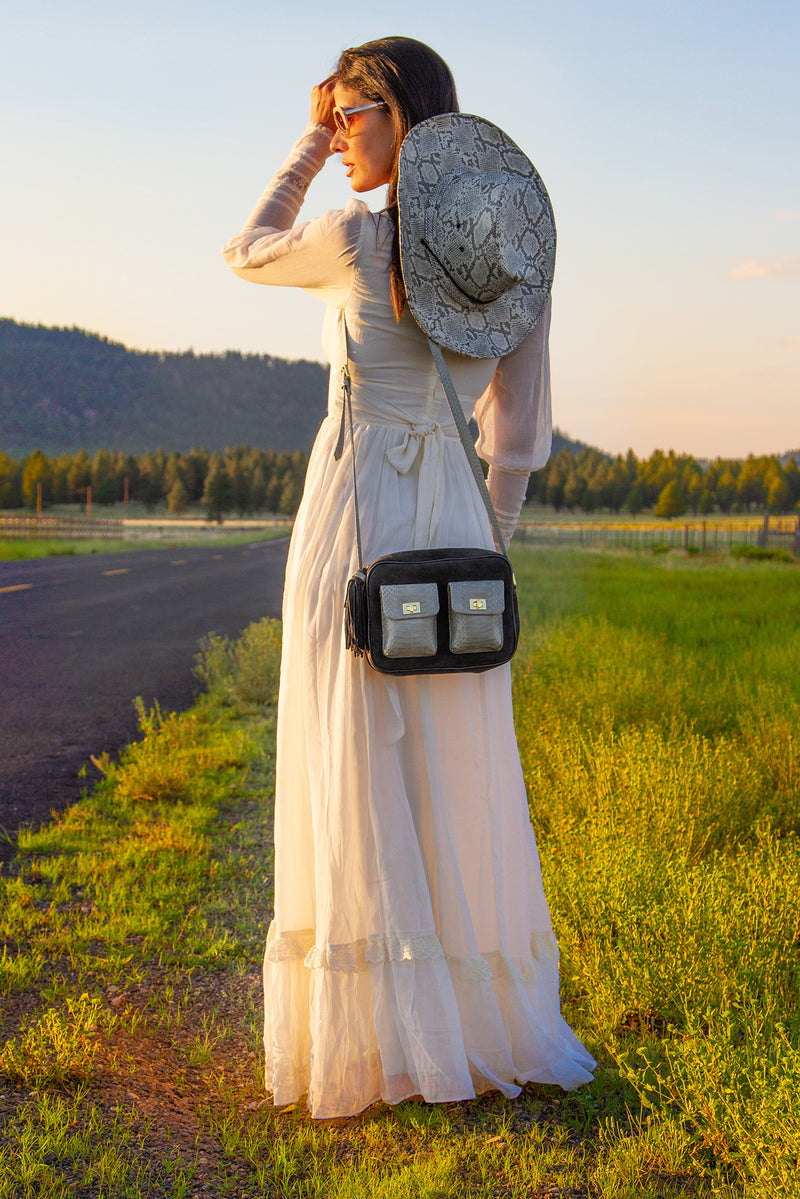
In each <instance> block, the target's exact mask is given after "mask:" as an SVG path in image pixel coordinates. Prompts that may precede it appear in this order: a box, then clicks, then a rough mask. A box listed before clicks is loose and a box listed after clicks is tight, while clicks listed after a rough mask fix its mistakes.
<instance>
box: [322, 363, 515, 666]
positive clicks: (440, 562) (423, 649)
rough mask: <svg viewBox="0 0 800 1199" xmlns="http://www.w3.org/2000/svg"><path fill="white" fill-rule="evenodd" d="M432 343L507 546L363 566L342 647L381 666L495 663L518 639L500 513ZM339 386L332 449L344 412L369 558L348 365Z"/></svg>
mask: <svg viewBox="0 0 800 1199" xmlns="http://www.w3.org/2000/svg"><path fill="white" fill-rule="evenodd" d="M429 344H430V347H431V352H432V354H433V357H434V361H435V362H436V366H437V368H438V371H439V375H440V377H441V379H442V383H443V385H444V390H445V394H446V396H447V400H448V403H449V405H450V410H451V412H452V414H453V419H454V421H455V424H456V428H457V429H458V433H459V436H460V438H461V442H462V444H463V446H464V450H465V453H466V455H467V459H468V460H469V463H470V466H471V467H472V473H473V475H474V477H475V482H476V484H477V486H478V489H479V491H480V493H481V497H482V498H483V502H484V504H485V505H486V511H487V513H488V515H489V521H490V523H491V525H492V528H493V531H494V537H495V541H496V542H497V544H498V545H499V546H500V547H501V548H502V551H503V552H502V553H497V552H495V551H494V550H488V549H480V548H475V547H469V548H463V547H456V548H441V549H421V550H403V551H400V552H398V553H396V554H387V555H385V556H384V557H382V558H378V559H376V560H375V561H374V562H372V563H371V564H370V565H369V566H364V565H361V566H360V567H359V569H358V570H357V571H356V573H355V574H354V575H353V576H352V577H351V578H350V579H349V581H348V584H347V591H346V595H345V615H344V632H345V646H346V647H347V649H349V650H351V651H352V652H353V653H354V654H355V655H356V657H361V656H362V655H363V656H364V657H365V658H366V660H367V662H369V664H370V666H372V667H374V668H375V670H379V671H381V672H382V673H384V674H394V675H404V674H456V673H459V672H472V673H476V672H480V671H483V670H489V669H491V667H493V666H502V665H503V663H504V662H508V661H510V659H511V658H512V657H513V656H514V653H515V652H516V648H517V642H518V640H519V610H518V607H517V592H516V581H515V579H514V572H513V570H512V569H511V563H510V562H509V560H508V557H507V555H506V553H505V546H504V544H503V536H502V533H501V531H500V526H499V524H498V522H497V515H496V513H495V511H494V507H493V505H492V501H491V499H490V497H489V492H488V490H487V488H486V481H485V479H484V477H483V471H482V469H481V466H480V462H479V460H478V456H477V454H476V452H475V447H474V445H473V443H472V440H471V438H470V436H469V431H468V428H467V422H466V419H465V417H464V412H463V410H462V408H461V405H460V403H459V401H458V396H457V395H456V393H455V388H454V387H453V383H452V380H451V378H450V372H449V371H448V369H447V366H446V364H445V362H444V359H443V357H442V353H441V350H440V349H439V346H437V345H436V344H435V343H434V342H429ZM342 390H343V401H342V424H341V429H340V433H339V442H338V444H337V447H336V450H335V452H334V456H335V458H337V459H339V458H340V457H341V454H342V450H343V448H344V432H345V416H346V415H348V416H349V418H350V440H351V448H352V450H353V499H354V508H355V525H356V544H357V548H358V561H359V562H360V563H362V564H363V561H364V559H363V555H362V550H361V523H360V520H359V513H358V486H357V479H356V466H355V446H354V444H353V417H352V412H351V410H350V372H349V368H348V367H347V366H345V367H344V368H343V371H342Z"/></svg>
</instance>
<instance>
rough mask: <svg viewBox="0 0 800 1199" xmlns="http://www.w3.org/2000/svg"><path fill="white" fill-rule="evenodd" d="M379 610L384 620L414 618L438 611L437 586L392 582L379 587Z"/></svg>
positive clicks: (432, 614) (431, 614)
mask: <svg viewBox="0 0 800 1199" xmlns="http://www.w3.org/2000/svg"><path fill="white" fill-rule="evenodd" d="M381 611H382V613H383V616H384V619H385V620H416V619H419V617H420V616H435V615H436V613H437V612H438V611H439V588H438V587H437V586H436V584H435V583H392V584H388V585H384V586H383V587H381Z"/></svg>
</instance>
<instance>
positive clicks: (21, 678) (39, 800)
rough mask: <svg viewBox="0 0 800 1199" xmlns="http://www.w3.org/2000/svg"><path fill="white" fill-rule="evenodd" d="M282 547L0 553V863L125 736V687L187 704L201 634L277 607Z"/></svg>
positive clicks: (128, 731) (128, 721) (131, 721)
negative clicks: (20, 831)
mask: <svg viewBox="0 0 800 1199" xmlns="http://www.w3.org/2000/svg"><path fill="white" fill-rule="evenodd" d="M288 544H289V543H288V538H281V539H280V540H278V541H268V542H257V543H254V544H251V545H239V546H220V547H217V546H208V547H206V546H201V547H191V548H183V549H158V550H143V551H141V552H139V551H133V552H131V553H123V554H119V553H117V554H97V555H87V556H81V557H64V558H40V559H32V560H30V561H23V562H1V563H0V826H1V827H0V861H3V860H6V861H7V860H8V859H9V858H10V857H11V856H12V854H13V852H14V841H15V838H14V837H13V834H14V833H15V831H16V829H17V828H18V827H19V826H20V825H33V826H34V827H38V825H39V824H40V823H42V822H43V821H46V820H48V819H49V817H50V812H51V810H54V809H60V808H63V807H65V806H66V805H67V804H69V803H72V802H73V801H74V800H75V799H77V798H78V797H79V796H80V794H81V792H82V791H83V790H84V789H85V787H86V785H87V781H86V779H81V778H79V775H78V772H79V770H80V769H81V767H82V766H87V778H88V780H89V781H92V780H93V779H95V778H97V777H99V776H98V774H97V771H96V769H95V768H94V767H93V766H92V765H91V763H90V761H89V758H90V755H95V756H97V755H99V754H101V753H102V752H103V751H108V752H109V753H112V754H113V753H115V752H116V751H117V750H119V749H121V748H122V747H123V746H124V745H126V744H127V743H128V742H129V741H131V740H132V739H133V738H134V736H135V734H136V731H137V724H136V713H135V710H134V707H133V702H132V701H133V699H134V697H135V696H141V697H142V699H143V700H144V701H145V703H146V704H150V705H152V703H153V701H154V700H158V702H159V703H160V704H161V706H162V708H165V709H168V710H170V711H180V710H182V709H184V708H186V707H187V706H188V705H189V704H190V703H191V701H192V699H193V698H194V696H195V695H196V694H197V691H198V684H197V681H196V680H195V678H194V676H193V674H192V665H193V662H194V655H195V653H196V652H197V644H198V641H199V640H200V639H201V637H204V636H205V635H206V634H207V633H209V632H212V631H213V632H215V633H219V634H224V635H226V636H229V637H235V636H237V635H238V634H239V633H240V632H241V630H242V629H243V628H245V627H246V626H247V625H248V624H250V623H251V622H252V621H254V620H258V619H260V618H261V617H262V616H279V615H280V606H281V596H282V592H283V575H284V567H285V563H286V553H287V549H288ZM3 831H5V833H8V834H12V837H11V839H10V840H9V839H6V838H4V837H3V836H2V833H3Z"/></svg>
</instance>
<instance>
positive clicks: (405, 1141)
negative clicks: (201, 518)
mask: <svg viewBox="0 0 800 1199" xmlns="http://www.w3.org/2000/svg"><path fill="white" fill-rule="evenodd" d="M513 556H514V563H515V569H516V573H517V578H518V581H519V584H520V592H521V598H522V605H521V606H522V611H523V623H524V633H523V640H522V645H521V649H520V652H519V654H518V656H517V658H516V660H515V665H514V677H515V703H516V711H517V729H518V738H519V742H520V749H521V753H522V759H523V767H524V770H525V775H526V779H527V782H528V786H529V794H530V801H531V815H532V819H533V823H534V826H535V828H536V833H537V837H538V840H539V846H540V851H541V856H542V864H543V870H544V873H545V881H546V888H547V893H548V897H549V900H550V904H551V909H552V912H553V919H554V923H555V926H556V932H557V935H558V939H559V942H560V945H561V951H562V998H563V1003H564V1008H565V1013H566V1015H567V1018H568V1019H569V1020H570V1022H571V1023H572V1024H573V1026H574V1027H575V1028H576V1030H577V1031H578V1032H579V1034H580V1035H581V1036H582V1037H583V1038H584V1039H585V1041H586V1043H587V1045H588V1047H589V1048H590V1049H591V1050H592V1051H593V1052H594V1054H595V1056H596V1057H597V1058H598V1060H599V1063H600V1067H599V1069H598V1072H597V1077H596V1080H595V1082H594V1083H593V1084H592V1085H591V1086H589V1087H587V1088H584V1089H583V1090H581V1091H578V1092H575V1093H573V1094H570V1095H565V1094H563V1093H562V1092H560V1091H558V1090H557V1089H554V1088H546V1087H534V1086H528V1087H526V1088H525V1090H524V1092H523V1094H522V1096H521V1097H520V1098H519V1099H518V1100H515V1101H505V1100H499V1099H494V1098H491V1097H489V1098H482V1099H481V1100H478V1101H474V1102H472V1103H463V1104H449V1105H443V1106H440V1107H430V1108H429V1107H426V1106H421V1105H416V1104H410V1103H409V1104H404V1105H401V1106H400V1107H398V1108H396V1109H390V1108H388V1107H379V1108H376V1109H373V1110H371V1111H370V1112H368V1113H367V1114H366V1115H365V1116H363V1117H360V1118H354V1119H353V1120H350V1121H347V1122H345V1123H344V1124H336V1125H325V1124H315V1123H313V1122H312V1121H310V1120H309V1119H308V1117H307V1116H306V1115H305V1114H304V1113H303V1112H302V1111H300V1110H290V1111H283V1112H280V1113H278V1112H275V1110H274V1109H273V1108H272V1107H271V1106H270V1104H269V1102H268V1101H267V1100H266V1099H265V1097H264V1095H263V1092H262V1088H261V1083H260V1072H261V1065H260V1053H261V1049H260V1022H261V1013H260V994H259V991H260V978H259V974H260V958H261V952H262V946H263V938H264V934H265V929H266V924H267V922H268V920H269V915H270V885H271V852H272V847H271V834H270V827H269V813H270V803H271V779H272V764H273V758H272V755H273V745H274V723H273V722H274V706H273V703H274V695H275V685H276V679H277V666H278V659H279V633H280V630H279V626H277V625H276V624H275V623H274V622H262V623H261V624H260V625H256V626H252V627H251V629H250V630H248V631H247V633H246V634H245V637H244V638H243V640H242V641H241V642H239V643H237V644H236V645H228V644H227V643H224V642H219V641H214V642H212V643H210V644H208V645H207V646H206V647H205V649H204V652H203V654H202V655H201V657H200V659H199V663H198V667H199V671H200V674H201V676H202V677H203V679H204V681H205V682H206V684H207V687H208V692H207V695H206V696H205V697H204V698H203V699H202V700H201V701H200V702H199V704H198V705H197V706H196V707H195V709H194V710H193V711H191V712H189V713H187V714H185V715H183V716H174V715H171V714H168V713H160V712H157V711H156V712H145V711H144V710H140V722H141V728H142V735H141V740H139V741H137V742H136V743H135V744H134V745H133V746H131V747H130V748H129V750H128V751H127V752H126V754H125V755H124V756H123V758H122V760H121V761H120V762H119V763H112V762H111V761H108V760H103V761H102V762H101V765H102V768H103V770H104V772H105V778H104V779H103V781H102V783H101V785H100V786H99V787H98V788H97V789H95V790H94V791H93V792H92V793H91V794H89V795H87V797H86V798H85V799H84V800H83V801H82V802H81V803H80V804H78V805H76V806H75V807H73V808H71V809H70V810H69V811H67V812H65V813H63V814H62V815H61V816H60V817H58V818H57V819H55V820H54V822H53V823H52V824H51V825H50V826H48V827H47V828H44V829H42V830H40V831H35V832H29V833H27V834H25V835H24V836H23V837H22V838H21V842H20V855H19V857H18V859H17V860H16V862H15V863H14V864H13V865H12V867H11V868H10V870H8V871H6V873H5V874H4V875H3V876H2V878H0V884H2V891H3V914H2V931H1V934H0V943H2V942H5V946H6V948H5V950H4V951H3V953H2V957H0V991H2V994H3V1010H4V1026H3V1030H2V1031H3V1034H4V1039H5V1046H4V1048H3V1049H2V1051H0V1072H2V1075H3V1084H4V1085H3V1089H2V1094H0V1113H1V1114H2V1117H3V1118H4V1120H5V1122H6V1123H5V1130H4V1132H3V1133H0V1197H2V1196H9V1197H10V1196H15V1197H16V1196H48V1197H49V1196H54V1197H58V1199H61V1197H64V1199H66V1197H67V1196H70V1195H74V1194H79V1195H81V1196H92V1197H95V1196H97V1197H98V1199H99V1197H100V1196H108V1197H115V1196H118V1195H119V1196H122V1195H130V1196H142V1197H144V1196H174V1197H176V1199H178V1197H181V1196H193V1195H200V1194H202V1193H205V1194H211V1195H215V1196H216V1195H219V1196H230V1197H234V1196H235V1197H237V1199H239V1197H241V1196H247V1197H248V1199H249V1197H250V1196H253V1197H254V1196H257V1195H258V1196H274V1197H278V1196H296V1197H297V1199H312V1197H313V1199H323V1197H325V1199H328V1197H329V1196H331V1197H339V1196H341V1197H344V1196H353V1197H356V1199H361V1197H363V1199H368V1197H369V1199H372V1197H376V1196H377V1197H379V1199H409V1197H419V1199H444V1197H448V1199H449V1197H450V1196H453V1197H456V1196H457V1197H458V1199H473V1197H474V1199H479V1197H480V1199H483V1197H484V1196H498V1197H509V1199H512V1197H513V1199H522V1197H523V1196H524V1197H526V1199H545V1197H548V1199H551V1197H555V1196H563V1197H565V1199H566V1197H567V1196H569V1197H570V1199H583V1197H585V1199H589V1197H592V1199H594V1197H595V1196H602V1197H604V1199H649V1197H652V1199H656V1197H659V1199H673V1197H678V1196H719V1197H720V1199H775V1197H780V1196H786V1197H796V1196H797V1195H798V1193H800V1183H798V1170H799V1169H800V1167H799V1166H798V1160H799V1159H800V1018H799V1017H798V981H800V980H799V978H798V975H799V974H800V954H799V953H798V945H800V852H799V847H798V839H797V833H798V824H799V823H800V805H798V799H799V798H800V745H799V738H798V730H799V729H800V721H799V720H798V715H799V712H800V671H798V665H800V634H799V633H798V622H797V612H798V589H799V588H800V574H799V573H798V567H797V566H796V565H793V564H789V563H783V562H769V561H766V562H759V561H748V560H746V559H734V558H731V557H729V556H726V557H724V558H720V559H701V558H698V557H687V556H684V555H682V554H678V553H675V552H673V553H670V554H667V555H661V556H650V555H641V556H634V555H631V554H626V553H619V554H612V553H589V552H574V553H573V552H567V551H536V550H530V549H524V548H523V549H520V550H517V551H515V553H514V555H513ZM204 1188H205V1192H204Z"/></svg>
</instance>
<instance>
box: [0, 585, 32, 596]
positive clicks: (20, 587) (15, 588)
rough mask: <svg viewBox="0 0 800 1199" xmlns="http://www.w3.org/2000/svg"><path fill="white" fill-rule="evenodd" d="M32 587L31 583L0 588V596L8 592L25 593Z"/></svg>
mask: <svg viewBox="0 0 800 1199" xmlns="http://www.w3.org/2000/svg"><path fill="white" fill-rule="evenodd" d="M32 586H33V583H15V584H14V586H13V587H0V595H7V594H8V592H9V591H27V590H28V588H29V587H32Z"/></svg>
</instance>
